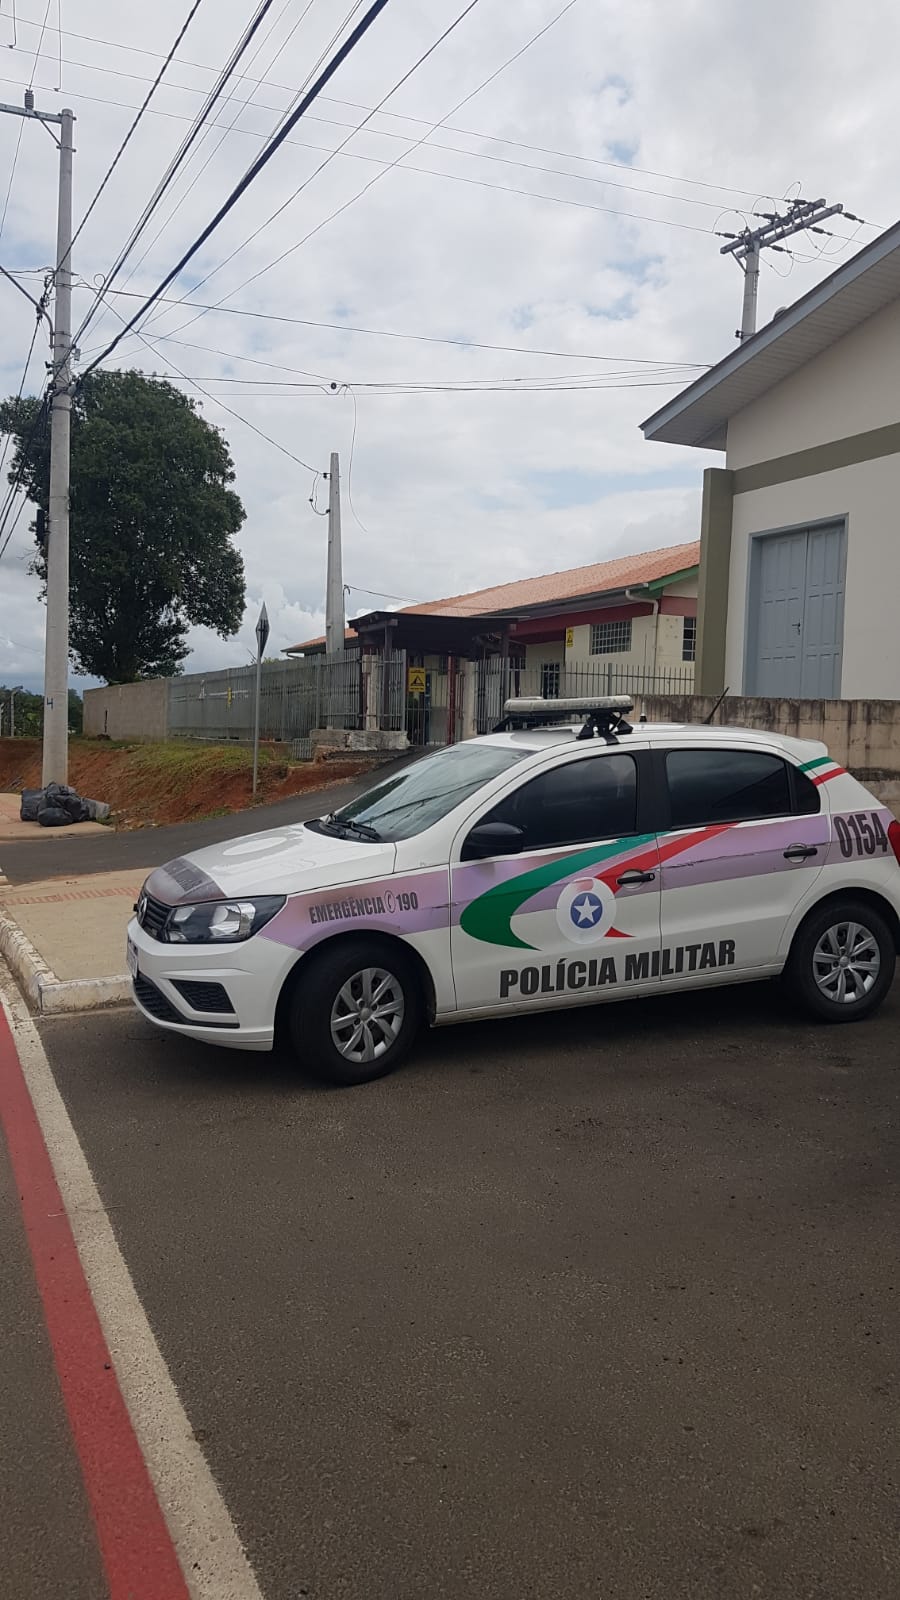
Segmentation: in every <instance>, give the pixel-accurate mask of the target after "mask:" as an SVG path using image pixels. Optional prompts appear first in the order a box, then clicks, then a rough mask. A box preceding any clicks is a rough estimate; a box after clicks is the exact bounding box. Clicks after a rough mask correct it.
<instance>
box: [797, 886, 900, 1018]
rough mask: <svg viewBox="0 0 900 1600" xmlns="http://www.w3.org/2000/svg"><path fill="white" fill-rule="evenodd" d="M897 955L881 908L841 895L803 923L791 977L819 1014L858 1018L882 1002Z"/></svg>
mask: <svg viewBox="0 0 900 1600" xmlns="http://www.w3.org/2000/svg"><path fill="white" fill-rule="evenodd" d="M896 961H897V956H896V950H895V946H894V938H893V935H892V933H891V930H890V928H889V927H888V925H887V922H886V921H885V919H884V917H883V916H882V915H881V914H880V912H878V911H876V910H875V909H874V907H872V906H870V905H868V904H866V903H865V902H863V901H853V900H849V899H848V900H835V901H832V902H831V904H829V905H827V906H823V907H822V909H821V910H820V911H814V912H813V913H812V914H811V915H810V916H809V917H807V919H806V921H805V922H804V923H803V925H802V927H801V928H800V930H799V932H798V933H797V935H796V938H795V939H794V944H793V947H792V949H791V955H790V959H789V961H788V964H787V968H786V969H785V980H786V984H787V987H788V989H789V991H790V992H791V994H793V995H795V996H796V997H797V998H798V999H799V1000H800V1002H801V1003H802V1004H803V1006H804V1007H805V1008H806V1010H807V1011H810V1012H812V1014H813V1015H814V1016H816V1017H820V1018H822V1019H823V1020H824V1021H826V1022H857V1021H860V1020H861V1019H862V1018H863V1017H867V1016H870V1015H871V1013H872V1012H873V1011H875V1010H876V1009H877V1008H878V1006H880V1005H881V1002H882V1000H883V999H884V997H885V995H886V994H887V992H888V990H889V988H890V986H891V984H892V982H893V979H894V969H895V966H896Z"/></svg>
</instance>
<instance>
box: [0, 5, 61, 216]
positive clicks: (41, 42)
mask: <svg viewBox="0 0 900 1600" xmlns="http://www.w3.org/2000/svg"><path fill="white" fill-rule="evenodd" d="M51 3H52V0H47V9H46V10H45V12H44V20H43V22H42V24H41V36H40V38H39V39H38V47H37V49H36V50H35V52H34V60H33V62H32V63H31V76H30V78H29V79H28V87H29V89H30V88H31V87H32V84H33V83H34V75H35V73H36V72H37V64H38V61H39V60H40V56H41V51H42V49H43V48H44V34H45V33H46V31H47V19H48V17H49V16H50V6H51ZM35 26H37V24H35ZM29 54H30V52H29ZM24 131H25V118H24V117H23V118H22V119H21V120H20V122H19V127H18V131H17V133H16V148H15V150H14V151H13V158H12V166H11V168H10V171H9V183H8V184H7V185H6V196H5V198H4V201H3V214H2V216H0V239H2V238H3V229H4V228H5V227H6V213H7V211H8V210H9V197H10V195H11V194H12V186H13V182H14V180H15V176H16V167H17V166H18V164H19V151H20V149H21V147H22V134H23V133H24Z"/></svg>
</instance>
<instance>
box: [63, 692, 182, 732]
mask: <svg viewBox="0 0 900 1600" xmlns="http://www.w3.org/2000/svg"><path fill="white" fill-rule="evenodd" d="M169 681H170V680H169V679H168V678H148V679H147V681H146V682H145V683H110V684H107V685H105V687H104V688H102V689H86V690H85V693H84V731H85V734H86V735H87V737H88V738H97V737H98V735H102V734H106V735H107V736H108V737H109V738H110V739H135V740H138V741H143V740H150V739H165V738H166V737H167V735H168V731H169Z"/></svg>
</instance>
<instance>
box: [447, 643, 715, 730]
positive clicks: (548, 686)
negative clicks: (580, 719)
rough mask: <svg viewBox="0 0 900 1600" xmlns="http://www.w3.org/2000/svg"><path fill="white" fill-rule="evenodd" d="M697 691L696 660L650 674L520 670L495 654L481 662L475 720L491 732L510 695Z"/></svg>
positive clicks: (592, 667)
mask: <svg viewBox="0 0 900 1600" xmlns="http://www.w3.org/2000/svg"><path fill="white" fill-rule="evenodd" d="M693 692H694V666H693V662H690V663H685V664H684V665H683V666H677V667H669V668H664V669H663V670H662V671H657V672H647V671H645V670H644V669H643V668H640V667H622V666H616V665H615V664H614V663H613V662H611V661H607V662H603V661H591V662H582V663H576V664H566V665H561V664H559V663H557V662H545V663H541V664H539V665H537V666H533V667H528V666H524V667H523V666H520V665H518V664H517V663H516V662H515V661H503V660H501V659H500V658H499V657H497V656H492V657H490V658H489V659H488V660H486V661H482V662H479V664H478V679H477V683H476V695H475V716H476V723H477V726H478V732H479V733H489V732H490V730H491V728H492V727H494V725H495V724H496V723H497V722H499V720H500V718H501V716H502V714H503V703H504V701H505V700H507V699H509V698H510V697H511V696H514V695H515V696H525V695H536V696H540V697H541V698H543V699H551V700H553V699H560V698H563V697H568V698H574V697H576V696H588V695H598V696H604V695H610V694H627V695H632V696H634V697H635V698H637V697H638V696H640V695H651V694H654V695H686V694H693Z"/></svg>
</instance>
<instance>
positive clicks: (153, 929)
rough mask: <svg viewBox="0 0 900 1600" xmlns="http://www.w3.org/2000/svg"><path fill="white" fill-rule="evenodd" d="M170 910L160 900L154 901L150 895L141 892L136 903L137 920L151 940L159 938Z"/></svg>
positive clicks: (169, 907) (170, 908)
mask: <svg viewBox="0 0 900 1600" xmlns="http://www.w3.org/2000/svg"><path fill="white" fill-rule="evenodd" d="M171 910H172V907H171V906H167V905H164V903H163V901H162V900H154V898H153V896H152V895H151V894H146V893H145V892H144V891H142V892H141V895H140V898H139V900H138V903H137V919H138V922H139V924H140V926H141V927H142V928H143V930H144V932H145V933H146V934H149V936H150V938H151V939H158V938H159V936H160V934H161V933H162V931H163V928H164V927H165V925H166V922H167V920H168V917H169V913H170V912H171Z"/></svg>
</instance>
